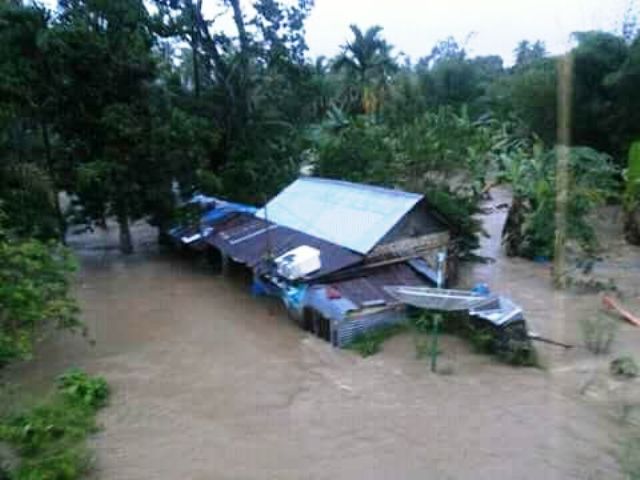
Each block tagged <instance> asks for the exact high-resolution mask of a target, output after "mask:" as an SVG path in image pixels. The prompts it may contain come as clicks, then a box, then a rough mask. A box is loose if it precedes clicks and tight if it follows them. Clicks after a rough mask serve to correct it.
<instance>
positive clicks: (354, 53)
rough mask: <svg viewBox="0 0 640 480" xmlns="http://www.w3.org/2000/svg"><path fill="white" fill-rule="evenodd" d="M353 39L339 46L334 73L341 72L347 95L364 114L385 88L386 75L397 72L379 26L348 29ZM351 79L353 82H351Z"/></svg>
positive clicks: (375, 102) (373, 110)
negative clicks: (352, 94)
mask: <svg viewBox="0 0 640 480" xmlns="http://www.w3.org/2000/svg"><path fill="white" fill-rule="evenodd" d="M350 28H351V31H352V32H353V36H354V39H353V40H352V41H350V42H347V43H346V44H345V45H343V46H342V53H340V55H339V56H338V58H337V59H336V60H335V63H334V65H333V68H334V70H336V71H343V72H345V73H346V75H347V79H348V81H349V83H350V84H351V85H349V87H351V88H347V91H348V93H353V92H354V89H353V86H354V85H353V84H354V83H355V96H356V98H355V99H354V100H355V101H357V103H359V104H360V106H361V108H362V110H363V111H364V112H365V113H370V112H375V111H376V110H377V109H378V107H379V104H380V101H381V97H382V94H383V93H384V90H385V89H386V85H387V82H388V78H389V74H390V73H392V72H394V71H395V70H397V64H396V62H395V59H394V58H393V57H392V56H391V50H392V49H393V47H392V46H391V45H389V44H388V43H387V42H386V40H384V39H383V38H382V36H381V32H382V27H380V26H377V25H376V26H373V27H370V28H368V29H367V30H366V31H365V32H364V33H363V32H362V30H360V28H359V27H358V26H356V25H351V26H350ZM354 80H355V82H354Z"/></svg>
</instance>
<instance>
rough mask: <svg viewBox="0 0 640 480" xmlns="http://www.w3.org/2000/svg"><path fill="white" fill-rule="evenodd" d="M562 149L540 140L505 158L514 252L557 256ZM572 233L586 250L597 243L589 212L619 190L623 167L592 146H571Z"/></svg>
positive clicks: (507, 232)
mask: <svg viewBox="0 0 640 480" xmlns="http://www.w3.org/2000/svg"><path fill="white" fill-rule="evenodd" d="M556 159H557V151H556V150H545V149H544V148H543V147H542V145H540V144H538V145H535V146H534V147H533V149H532V151H531V152H527V151H521V152H520V153H519V154H514V155H511V156H509V157H504V158H503V166H502V168H503V172H502V178H503V179H504V180H506V181H508V182H510V183H511V185H512V188H513V195H514V199H513V205H512V207H511V210H510V211H509V216H508V218H507V223H506V225H505V229H504V232H503V242H504V244H505V247H506V252H507V254H508V255H516V256H522V257H526V258H534V257H537V256H541V257H549V258H551V257H552V256H553V244H554V238H555V223H554V218H555V209H556V181H555V177H556ZM569 166H570V179H571V180H570V185H569V191H568V192H567V194H568V198H569V200H568V211H567V215H568V225H567V228H568V238H569V239H570V240H574V241H576V242H577V244H578V246H580V247H582V249H583V250H584V251H586V252H589V251H592V250H593V249H594V248H595V247H596V246H597V242H596V237H595V233H594V231H593V228H592V227H591V226H590V225H589V223H588V218H587V217H588V214H589V213H590V212H592V211H593V209H594V208H595V207H597V206H599V205H601V204H603V203H604V202H605V201H607V200H608V199H610V198H612V197H614V196H615V195H616V188H617V180H616V175H617V173H618V172H617V170H616V168H615V167H614V165H613V163H612V160H611V158H610V157H609V156H608V155H606V154H603V153H600V152H597V151H595V150H593V149H591V148H586V147H574V148H571V149H570V151H569Z"/></svg>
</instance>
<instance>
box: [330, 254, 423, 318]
mask: <svg viewBox="0 0 640 480" xmlns="http://www.w3.org/2000/svg"><path fill="white" fill-rule="evenodd" d="M389 285H407V286H421V287H426V286H430V285H432V283H431V282H429V281H428V280H427V279H426V278H424V277H423V276H421V275H419V274H418V273H416V272H415V271H414V270H413V269H412V268H411V267H410V266H409V265H407V264H406V263H396V264H393V265H387V266H384V267H378V268H376V269H373V270H371V271H369V272H366V273H365V272H363V273H362V275H360V276H357V277H354V278H350V279H348V280H342V281H337V282H335V283H331V284H329V285H327V286H332V287H335V288H336V289H337V290H338V291H339V292H340V293H341V294H342V296H344V297H345V298H347V299H349V300H351V301H352V302H353V303H355V304H356V305H358V306H359V307H361V308H362V307H364V306H366V305H367V304H371V303H374V302H378V301H379V302H384V304H385V305H392V304H397V303H399V302H398V301H397V300H396V299H395V298H393V297H392V296H391V295H389V294H388V293H387V292H386V291H385V289H384V288H383V287H385V286H389Z"/></svg>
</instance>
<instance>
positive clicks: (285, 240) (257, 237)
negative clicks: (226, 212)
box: [207, 213, 364, 280]
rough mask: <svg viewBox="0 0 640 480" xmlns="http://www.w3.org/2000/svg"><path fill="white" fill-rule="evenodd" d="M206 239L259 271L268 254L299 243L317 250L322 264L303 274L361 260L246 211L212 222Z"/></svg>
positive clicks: (315, 275)
mask: <svg viewBox="0 0 640 480" xmlns="http://www.w3.org/2000/svg"><path fill="white" fill-rule="evenodd" d="M213 229H214V231H213V233H212V234H211V235H210V236H209V237H208V238H207V242H208V243H209V244H211V245H213V246H215V247H216V248H218V249H220V250H221V251H222V252H224V253H225V254H226V255H229V256H230V257H231V258H232V259H233V260H235V261H237V262H240V263H243V264H245V265H247V266H248V267H250V268H252V269H255V270H256V271H257V273H261V272H260V270H261V266H260V264H261V262H262V261H263V260H264V259H265V258H266V257H267V255H268V254H271V255H272V256H273V257H277V256H280V255H282V254H284V253H286V252H288V251H290V250H293V249H294V248H296V247H299V246H301V245H309V246H310V247H313V248H316V249H318V250H319V251H320V261H321V263H322V267H321V268H320V270H318V271H317V272H314V273H313V274H311V275H309V276H308V277H306V279H308V280H310V279H316V278H319V277H322V276H324V275H327V274H329V273H333V272H336V271H338V270H342V269H343V268H346V267H350V266H353V265H356V264H358V263H360V262H362V261H363V258H364V257H363V256H362V255H359V254H357V253H355V252H352V251H351V250H348V249H346V248H343V247H340V246H338V245H335V244H333V243H330V242H327V241H325V240H322V239H320V238H316V237H313V236H311V235H307V234H306V233H302V232H299V231H297V230H293V229H291V228H287V227H283V226H280V225H276V224H274V223H271V222H268V221H266V220H263V219H261V218H257V217H254V216H253V215H249V214H243V213H240V214H237V215H234V216H232V217H230V218H227V219H224V220H222V221H221V222H218V223H216V224H215V225H213Z"/></svg>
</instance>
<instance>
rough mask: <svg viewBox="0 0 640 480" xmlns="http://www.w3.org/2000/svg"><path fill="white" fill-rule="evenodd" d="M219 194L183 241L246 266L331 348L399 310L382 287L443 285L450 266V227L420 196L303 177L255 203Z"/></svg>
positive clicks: (257, 286) (390, 319) (399, 314)
mask: <svg viewBox="0 0 640 480" xmlns="http://www.w3.org/2000/svg"><path fill="white" fill-rule="evenodd" d="M217 202H218V203H217V204H216V201H215V200H214V205H213V208H211V209H210V210H209V211H207V212H206V213H205V214H204V215H202V222H201V225H200V226H199V227H198V228H197V229H196V230H188V229H187V230H183V231H182V233H183V234H184V235H182V236H181V237H180V238H181V239H182V241H183V243H189V244H193V245H197V246H198V248H202V247H203V245H206V246H208V248H211V249H213V250H214V251H215V252H218V253H219V254H220V256H221V258H222V264H223V265H229V264H230V263H237V264H241V265H244V266H246V267H247V268H248V269H250V271H251V272H252V276H253V282H254V284H253V290H254V292H260V293H265V294H269V295H276V296H278V297H280V298H281V299H282V300H283V302H284V304H285V305H286V307H287V311H288V312H289V314H290V316H291V317H292V318H293V319H295V321H297V322H298V323H299V324H300V325H301V327H302V328H304V329H306V330H308V331H311V332H313V333H314V334H316V335H318V336H319V337H321V338H323V339H325V340H327V341H329V342H331V343H332V344H333V345H335V346H344V345H346V344H348V343H349V342H350V341H351V340H352V339H353V338H354V337H355V336H357V335H358V334H360V333H362V332H364V331H366V330H368V329H371V328H376V327H379V326H382V325H388V324H392V323H396V322H398V321H400V320H402V319H403V318H404V317H405V315H406V306H405V305H404V304H403V303H400V302H398V301H397V300H396V299H394V298H393V297H392V296H390V295H389V294H388V293H387V291H386V290H385V288H384V287H385V286H389V285H404V286H444V285H445V284H446V282H447V278H448V277H449V276H450V275H449V273H451V272H452V271H453V270H452V267H453V263H452V261H450V260H449V258H448V250H449V247H450V234H449V231H450V229H449V226H448V224H447V221H446V220H445V219H444V218H443V217H442V216H441V215H440V214H439V213H438V212H437V211H436V210H435V209H434V208H433V207H432V206H431V205H430V204H429V202H428V199H427V198H425V197H424V195H420V194H415V193H409V192H404V191H400V190H393V189H387V188H381V187H375V186H370V185H363V184H355V183H350V182H344V181H338V180H330V179H324V178H316V177H302V178H299V179H298V180H296V181H294V182H293V183H291V184H290V185H289V186H287V187H286V188H285V189H284V190H282V191H281V192H280V193H279V194H278V195H276V196H275V197H274V198H273V199H271V200H270V201H269V202H268V203H267V204H266V205H265V206H264V207H263V208H261V209H259V210H255V211H254V210H253V209H251V208H250V207H246V206H242V205H239V204H231V203H228V202H222V201H219V200H218V201H217Z"/></svg>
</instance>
